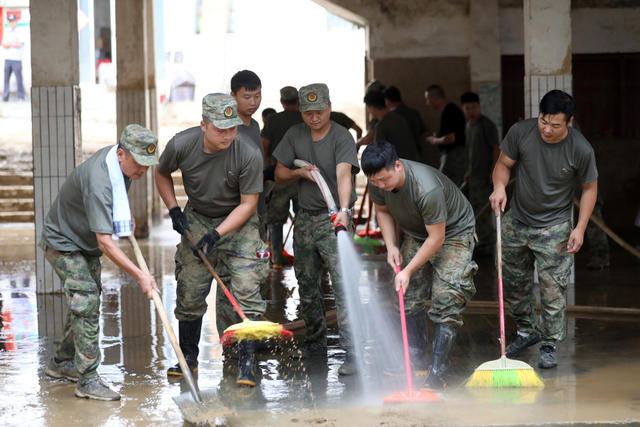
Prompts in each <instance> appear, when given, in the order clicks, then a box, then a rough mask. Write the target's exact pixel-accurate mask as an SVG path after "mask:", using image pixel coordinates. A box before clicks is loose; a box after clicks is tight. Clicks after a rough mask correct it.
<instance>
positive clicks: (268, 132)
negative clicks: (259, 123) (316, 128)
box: [262, 110, 302, 157]
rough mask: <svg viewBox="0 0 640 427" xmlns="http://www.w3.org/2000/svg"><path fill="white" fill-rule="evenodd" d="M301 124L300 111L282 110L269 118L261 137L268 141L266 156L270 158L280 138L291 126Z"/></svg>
mask: <svg viewBox="0 0 640 427" xmlns="http://www.w3.org/2000/svg"><path fill="white" fill-rule="evenodd" d="M298 123H302V114H301V113H300V111H295V110H284V111H280V112H279V113H276V114H274V115H272V116H271V117H269V120H267V122H266V123H265V125H264V129H262V137H263V138H265V139H267V140H269V149H268V153H267V155H268V156H269V157H271V156H272V155H273V150H275V149H276V147H277V146H278V144H279V143H280V141H281V140H282V137H283V136H284V134H285V133H287V131H288V130H289V128H290V127H291V126H293V125H297V124H298Z"/></svg>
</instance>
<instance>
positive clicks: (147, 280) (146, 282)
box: [138, 273, 160, 299]
mask: <svg viewBox="0 0 640 427" xmlns="http://www.w3.org/2000/svg"><path fill="white" fill-rule="evenodd" d="M138 283H139V284H140V288H142V292H144V294H145V295H146V296H147V298H149V299H152V298H153V291H156V292H158V293H160V289H158V285H157V284H156V280H155V279H154V278H153V276H152V275H150V274H147V273H142V277H141V278H140V279H139V280H138Z"/></svg>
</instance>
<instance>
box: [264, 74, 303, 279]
mask: <svg viewBox="0 0 640 427" xmlns="http://www.w3.org/2000/svg"><path fill="white" fill-rule="evenodd" d="M280 103H281V104H282V108H283V110H282V111H281V112H279V113H276V114H275V115H274V116H273V117H270V118H269V122H268V123H267V124H266V125H265V127H264V129H262V144H263V146H264V150H265V154H266V158H267V161H266V168H265V174H264V175H265V179H271V180H273V179H274V171H275V167H276V161H275V159H274V158H273V151H274V150H275V148H276V147H277V146H278V144H280V141H281V140H282V137H283V136H284V134H285V133H287V131H288V130H289V128H290V127H291V126H293V125H296V124H299V123H302V114H300V111H299V100H298V89H296V88H295V87H293V86H285V87H283V88H282V89H280ZM291 203H293V210H294V212H296V211H297V209H298V183H297V182H290V183H287V184H285V183H280V182H278V183H276V184H275V185H274V187H273V191H271V194H270V196H269V201H268V202H267V212H266V219H265V222H266V223H267V229H268V234H269V236H270V238H269V240H270V241H271V250H272V251H271V253H272V261H273V267H274V268H276V269H280V268H282V266H284V264H285V258H284V255H283V252H282V250H283V247H282V245H283V242H282V226H283V225H284V223H285V222H287V218H288V217H289V209H290V204H291Z"/></svg>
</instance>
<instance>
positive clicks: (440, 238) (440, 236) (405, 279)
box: [395, 221, 446, 292]
mask: <svg viewBox="0 0 640 427" xmlns="http://www.w3.org/2000/svg"><path fill="white" fill-rule="evenodd" d="M425 228H426V229H427V233H429V235H428V237H427V239H426V240H425V241H424V243H423V244H422V246H420V249H418V252H416V254H415V255H414V256H413V258H412V259H411V261H409V264H407V266H406V267H405V268H403V269H402V271H401V272H400V273H398V274H397V275H396V278H395V285H396V290H398V289H400V287H402V288H403V289H404V292H406V291H407V287H409V281H410V280H411V276H413V274H414V273H415V272H416V271H418V269H419V268H420V267H422V266H423V265H424V264H426V262H427V261H429V260H430V259H431V257H432V256H433V254H435V253H436V252H437V251H438V249H440V248H441V247H442V244H443V243H444V239H445V230H446V222H445V221H442V222H439V223H437V224H432V225H425Z"/></svg>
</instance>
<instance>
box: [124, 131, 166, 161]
mask: <svg viewBox="0 0 640 427" xmlns="http://www.w3.org/2000/svg"><path fill="white" fill-rule="evenodd" d="M120 145H121V146H122V147H124V148H126V149H127V150H129V152H130V153H131V155H132V156H133V160H135V161H136V163H137V164H139V165H141V166H153V165H157V164H158V155H157V153H156V148H157V147H158V138H157V137H156V136H155V135H154V134H153V132H151V131H150V130H149V129H147V128H145V127H142V126H140V125H135V124H133V125H127V126H126V127H125V128H124V129H123V131H122V134H121V135H120Z"/></svg>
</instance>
